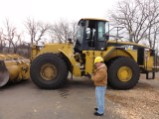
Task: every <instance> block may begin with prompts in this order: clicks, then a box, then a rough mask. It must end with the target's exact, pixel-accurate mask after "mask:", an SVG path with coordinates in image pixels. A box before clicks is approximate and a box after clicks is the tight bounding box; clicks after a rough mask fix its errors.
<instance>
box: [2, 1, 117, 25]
mask: <svg viewBox="0 0 159 119" xmlns="http://www.w3.org/2000/svg"><path fill="white" fill-rule="evenodd" d="M117 1H118V0H0V24H2V21H4V19H5V18H8V19H9V20H10V21H11V22H12V23H14V24H22V23H23V22H24V20H26V18H28V17H30V18H34V19H36V20H41V21H44V22H52V23H53V22H54V21H58V20H59V19H67V20H68V21H73V20H79V19H80V18H83V17H97V18H105V19H107V14H106V11H107V10H108V9H113V5H114V4H115V3H116V2H117Z"/></svg>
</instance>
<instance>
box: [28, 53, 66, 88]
mask: <svg viewBox="0 0 159 119" xmlns="http://www.w3.org/2000/svg"><path fill="white" fill-rule="evenodd" d="M30 75H31V79H32V81H33V82H34V83H35V84H36V85H37V86H38V87H40V88H43V89H57V88H59V87H61V86H63V84H64V83H65V80H66V79H67V75H68V69H67V66H66V63H65V62H64V60H63V59H62V58H61V57H59V56H58V55H57V54H52V53H45V54H42V55H40V56H38V57H37V58H35V59H34V60H33V62H32V64H31V68H30Z"/></svg>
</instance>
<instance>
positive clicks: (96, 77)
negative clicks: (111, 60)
mask: <svg viewBox="0 0 159 119" xmlns="http://www.w3.org/2000/svg"><path fill="white" fill-rule="evenodd" d="M94 64H95V70H94V73H93V77H92V79H93V81H94V84H95V95H96V103H97V108H95V110H96V112H95V113H94V115H96V116H103V115H104V102H105V93H106V85H107V67H106V65H105V64H104V60H103V58H102V57H100V56H98V57H96V58H95V60H94Z"/></svg>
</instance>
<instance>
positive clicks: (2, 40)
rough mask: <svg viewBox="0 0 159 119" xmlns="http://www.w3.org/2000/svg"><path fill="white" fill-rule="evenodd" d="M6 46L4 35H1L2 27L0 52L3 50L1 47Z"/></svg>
mask: <svg viewBox="0 0 159 119" xmlns="http://www.w3.org/2000/svg"><path fill="white" fill-rule="evenodd" d="M5 46H6V43H5V40H4V35H3V29H1V31H0V52H3V48H4V47H5Z"/></svg>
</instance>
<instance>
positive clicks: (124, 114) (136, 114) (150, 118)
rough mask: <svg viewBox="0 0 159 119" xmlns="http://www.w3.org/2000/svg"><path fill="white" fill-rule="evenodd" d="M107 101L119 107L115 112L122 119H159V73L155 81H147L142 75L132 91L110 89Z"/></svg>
mask: <svg viewBox="0 0 159 119" xmlns="http://www.w3.org/2000/svg"><path fill="white" fill-rule="evenodd" d="M107 99H108V100H110V101H112V102H113V103H115V104H116V105H117V108H116V109H114V110H113V111H114V112H115V113H116V114H118V115H120V117H121V118H122V119H128V118H129V119H159V73H157V75H156V79H155V80H145V78H144V76H143V75H141V79H140V80H139V83H138V84H137V86H136V87H135V88H134V89H131V90H127V91H121V90H120V91H118V90H112V89H109V90H108V92H107Z"/></svg>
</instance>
